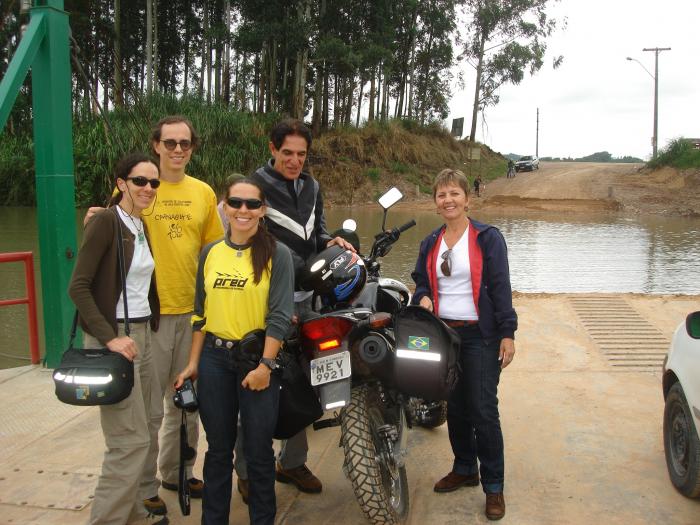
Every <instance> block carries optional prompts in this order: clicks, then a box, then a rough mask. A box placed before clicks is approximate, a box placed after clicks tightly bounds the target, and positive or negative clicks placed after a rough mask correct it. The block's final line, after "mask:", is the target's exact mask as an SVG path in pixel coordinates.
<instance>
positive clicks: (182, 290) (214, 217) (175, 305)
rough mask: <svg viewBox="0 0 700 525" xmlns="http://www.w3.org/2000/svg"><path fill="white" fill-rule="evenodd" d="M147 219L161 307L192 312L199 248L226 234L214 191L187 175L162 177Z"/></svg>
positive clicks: (171, 310)
mask: <svg viewBox="0 0 700 525" xmlns="http://www.w3.org/2000/svg"><path fill="white" fill-rule="evenodd" d="M143 220H144V221H145V222H146V226H147V227H148V232H149V235H150V239H151V251H152V252H153V259H154V260H155V265H156V283H157V286H158V296H159V298H160V312H161V313H162V314H184V313H189V312H191V311H192V310H193V308H194V286H195V279H196V275H197V264H198V262H199V253H200V252H201V251H202V248H204V246H206V245H207V244H209V243H210V242H213V241H216V240H219V239H221V238H222V237H223V236H224V230H223V227H222V226H221V219H220V218H219V213H218V212H217V210H216V196H215V195H214V191H213V190H212V189H211V187H210V186H209V185H208V184H206V183H205V182H202V181H200V180H198V179H195V178H193V177H190V176H189V175H185V178H184V179H182V180H181V181H180V182H176V183H172V182H168V181H165V180H161V185H160V187H159V188H158V194H157V196H156V202H155V204H154V206H153V209H152V211H151V212H150V213H149V211H148V210H147V211H146V213H145V214H144V215H143Z"/></svg>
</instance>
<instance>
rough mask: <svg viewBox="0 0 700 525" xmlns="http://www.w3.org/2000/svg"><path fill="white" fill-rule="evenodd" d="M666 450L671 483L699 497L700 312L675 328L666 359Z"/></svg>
mask: <svg viewBox="0 0 700 525" xmlns="http://www.w3.org/2000/svg"><path fill="white" fill-rule="evenodd" d="M663 393H664V399H665V400H666V406H665V408H664V451H665V452H666V466H667V467H668V474H669V477H670V478H671V483H673V486H674V487H676V489H678V491H679V492H681V493H682V494H683V495H685V496H687V497H689V498H697V497H700V434H698V429H699V428H700V312H693V313H692V314H690V315H688V317H687V318H686V320H685V323H681V324H680V325H679V326H678V328H677V329H676V333H675V334H674V336H673V341H672V342H671V348H670V349H669V351H668V355H667V356H666V359H665V361H664V368H663Z"/></svg>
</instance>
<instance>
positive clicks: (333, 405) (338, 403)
mask: <svg viewBox="0 0 700 525" xmlns="http://www.w3.org/2000/svg"><path fill="white" fill-rule="evenodd" d="M344 406H345V401H336V402H335V403H328V404H327V405H326V410H330V409H331V408H338V407H344Z"/></svg>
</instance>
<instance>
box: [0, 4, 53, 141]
mask: <svg viewBox="0 0 700 525" xmlns="http://www.w3.org/2000/svg"><path fill="white" fill-rule="evenodd" d="M45 34H46V24H45V17H44V15H43V13H38V14H37V16H32V19H31V21H30V22H29V25H28V26H27V30H26V31H25V32H24V35H23V36H22V40H21V41H20V43H19V46H17V50H16V51H15V54H14V56H13V57H12V61H10V65H9V66H8V67H7V71H6V72H5V76H4V77H2V80H1V81H0V130H2V129H3V128H4V127H5V123H6V122H7V119H8V118H9V116H10V112H11V111H12V106H13V105H14V103H15V100H17V94H18V93H19V90H20V88H21V87H22V84H23V83H24V78H25V77H26V76H27V72H28V71H29V68H30V67H31V65H32V62H33V61H34V57H35V56H36V53H37V51H38V50H39V46H40V45H41V41H42V40H43V38H44V35H45Z"/></svg>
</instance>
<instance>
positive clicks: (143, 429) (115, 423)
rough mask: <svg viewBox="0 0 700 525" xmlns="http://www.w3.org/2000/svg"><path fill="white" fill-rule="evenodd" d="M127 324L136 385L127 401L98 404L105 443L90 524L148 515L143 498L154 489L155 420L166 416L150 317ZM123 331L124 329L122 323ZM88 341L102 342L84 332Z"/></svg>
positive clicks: (91, 344)
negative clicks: (134, 351) (153, 355)
mask: <svg viewBox="0 0 700 525" xmlns="http://www.w3.org/2000/svg"><path fill="white" fill-rule="evenodd" d="M129 327H130V330H131V334H130V337H131V338H132V339H133V340H134V341H135V343H136V347H137V348H138V355H137V356H136V358H135V359H134V388H133V389H132V390H131V394H130V395H129V397H127V398H126V399H124V400H123V401H120V402H119V403H116V404H114V405H102V406H100V422H101V425H102V433H103V435H104V438H105V445H106V447H107V449H106V450H105V454H104V460H103V461H102V473H101V474H100V478H99V480H98V482H97V488H96V489H95V498H94V500H93V502H92V511H91V513H90V521H89V523H90V524H91V525H96V524H100V525H124V524H125V523H130V522H132V521H136V520H138V519H141V518H144V517H145V516H146V509H145V508H144V506H143V499H144V498H146V497H147V496H146V494H148V492H150V490H152V488H151V487H150V481H149V480H150V479H152V478H153V477H154V472H150V471H149V465H150V464H151V463H153V462H155V458H156V456H157V454H158V448H157V446H156V443H157V440H158V426H157V424H158V422H159V421H160V420H161V419H162V403H160V402H159V401H160V398H159V397H158V394H159V391H160V388H158V387H157V385H156V384H155V382H156V376H155V369H154V368H153V360H152V358H151V349H150V344H151V341H150V336H151V332H150V329H149V327H148V323H138V324H130V326H129ZM119 335H120V336H123V335H125V334H124V325H123V324H121V323H120V324H119ZM84 345H85V348H100V347H102V345H101V344H100V343H99V341H97V339H95V338H94V337H92V336H90V335H89V334H85V337H84ZM154 387H155V388H154Z"/></svg>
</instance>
